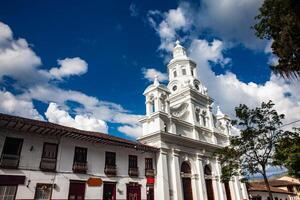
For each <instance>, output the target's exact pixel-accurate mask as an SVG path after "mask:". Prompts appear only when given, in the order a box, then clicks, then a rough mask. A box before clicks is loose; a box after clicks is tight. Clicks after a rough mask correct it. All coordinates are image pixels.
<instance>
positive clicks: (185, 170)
mask: <svg viewBox="0 0 300 200" xmlns="http://www.w3.org/2000/svg"><path fill="white" fill-rule="evenodd" d="M180 171H181V172H183V173H185V174H191V173H192V171H191V167H190V165H189V164H188V162H183V163H182V164H181V170H180Z"/></svg>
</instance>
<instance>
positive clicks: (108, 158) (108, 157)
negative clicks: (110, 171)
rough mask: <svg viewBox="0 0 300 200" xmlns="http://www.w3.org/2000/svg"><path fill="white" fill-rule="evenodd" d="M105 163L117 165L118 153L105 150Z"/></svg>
mask: <svg viewBox="0 0 300 200" xmlns="http://www.w3.org/2000/svg"><path fill="white" fill-rule="evenodd" d="M105 165H109V166H115V165H116V153H115V152H108V151H107V152H105Z"/></svg>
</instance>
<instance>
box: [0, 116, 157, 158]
mask: <svg viewBox="0 0 300 200" xmlns="http://www.w3.org/2000/svg"><path fill="white" fill-rule="evenodd" d="M0 122H4V123H1V124H0V127H5V126H7V125H8V124H9V123H15V124H16V125H14V126H13V127H10V129H17V128H16V126H17V124H21V125H22V126H24V125H28V126H34V127H38V128H44V129H50V130H51V129H53V130H57V131H60V132H61V135H75V136H80V137H85V138H91V139H94V140H98V141H99V142H102V143H108V144H112V145H117V146H123V147H128V148H134V149H137V150H143V151H149V152H157V151H158V150H159V149H157V148H155V147H152V146H148V145H144V144H142V143H140V142H137V141H131V140H126V139H123V138H119V137H115V136H112V135H109V134H105V133H100V132H93V131H83V130H79V129H76V128H71V127H67V126H62V125H59V124H54V123H51V122H46V121H39V120H34V119H28V118H24V117H17V116H12V115H7V114H3V113H0ZM5 122H7V123H5ZM18 130H19V129H18ZM26 132H27V133H28V130H27V131H26ZM29 132H30V131H29ZM32 132H34V131H32ZM78 138H79V137H78Z"/></svg>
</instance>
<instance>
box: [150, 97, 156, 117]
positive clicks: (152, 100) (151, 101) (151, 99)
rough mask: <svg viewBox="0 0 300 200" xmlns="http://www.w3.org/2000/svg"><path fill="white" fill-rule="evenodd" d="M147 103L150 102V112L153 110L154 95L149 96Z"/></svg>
mask: <svg viewBox="0 0 300 200" xmlns="http://www.w3.org/2000/svg"><path fill="white" fill-rule="evenodd" d="M149 104H150V113H153V112H155V105H154V97H153V96H150V98H149Z"/></svg>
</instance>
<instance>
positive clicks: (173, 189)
mask: <svg viewBox="0 0 300 200" xmlns="http://www.w3.org/2000/svg"><path fill="white" fill-rule="evenodd" d="M168 76H169V82H168V84H167V85H163V84H161V83H159V81H158V79H157V77H156V78H155V80H154V82H153V84H152V85H150V86H148V87H147V88H146V90H145V92H144V95H145V97H146V115H145V116H144V117H143V118H142V119H141V120H140V122H141V124H142V129H143V135H142V136H141V137H140V138H139V139H138V140H139V141H140V142H141V143H143V144H146V145H150V146H154V147H156V148H158V149H159V153H157V156H156V161H157V163H156V170H157V173H156V184H155V188H154V190H155V199H160V200H167V199H174V200H192V199H195V200H196V199H203V200H226V199H227V200H240V199H248V195H247V190H246V187H245V184H243V183H241V182H240V177H233V178H232V180H231V181H229V182H228V183H222V182H221V181H220V176H221V166H220V163H219V161H218V159H217V158H216V157H215V156H214V155H213V153H214V152H215V151H216V150H217V149H219V148H222V147H224V146H226V145H228V144H229V136H230V135H231V131H230V119H229V117H228V116H227V115H224V114H223V113H222V112H221V111H220V109H219V108H218V111H217V113H216V114H213V112H212V103H213V99H212V98H210V97H209V96H208V91H207V88H206V87H205V86H204V85H203V84H202V83H201V81H200V80H198V79H197V69H196V63H195V62H194V61H193V60H192V59H191V58H189V57H188V55H187V52H186V50H185V48H184V47H183V46H181V45H180V43H179V41H177V42H176V45H175V47H174V49H173V58H172V59H171V60H170V62H169V64H168Z"/></svg>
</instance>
